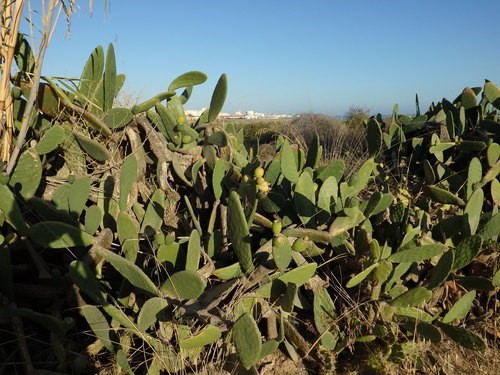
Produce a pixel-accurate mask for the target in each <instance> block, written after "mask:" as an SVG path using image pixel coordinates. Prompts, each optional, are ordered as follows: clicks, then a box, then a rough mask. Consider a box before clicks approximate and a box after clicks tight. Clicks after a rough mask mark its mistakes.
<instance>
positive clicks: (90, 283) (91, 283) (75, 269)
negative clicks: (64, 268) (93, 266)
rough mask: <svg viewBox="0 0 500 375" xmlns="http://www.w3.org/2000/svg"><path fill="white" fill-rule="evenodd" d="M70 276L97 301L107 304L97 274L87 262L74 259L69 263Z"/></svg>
mask: <svg viewBox="0 0 500 375" xmlns="http://www.w3.org/2000/svg"><path fill="white" fill-rule="evenodd" d="M69 276H70V277H71V280H73V282H74V283H75V284H76V285H77V286H78V288H80V290H81V291H83V292H84V293H85V294H86V295H88V296H89V297H90V298H92V299H93V300H94V301H95V302H97V303H99V304H101V305H105V304H107V302H106V296H105V294H104V293H103V291H102V290H101V286H100V284H99V282H98V281H97V279H96V276H95V274H94V273H93V272H92V271H91V270H90V268H89V266H87V265H86V264H85V263H83V262H82V261H79V260H74V261H72V262H71V263H70V265H69Z"/></svg>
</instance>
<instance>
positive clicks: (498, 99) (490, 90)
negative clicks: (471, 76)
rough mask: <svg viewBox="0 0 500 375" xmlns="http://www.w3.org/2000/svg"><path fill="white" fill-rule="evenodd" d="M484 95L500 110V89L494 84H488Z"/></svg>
mask: <svg viewBox="0 0 500 375" xmlns="http://www.w3.org/2000/svg"><path fill="white" fill-rule="evenodd" d="M484 95H485V96H486V98H487V99H488V101H489V102H490V103H491V104H493V106H494V107H495V108H496V109H500V89H499V88H498V87H497V86H496V85H495V84H494V83H493V82H486V84H485V85H484Z"/></svg>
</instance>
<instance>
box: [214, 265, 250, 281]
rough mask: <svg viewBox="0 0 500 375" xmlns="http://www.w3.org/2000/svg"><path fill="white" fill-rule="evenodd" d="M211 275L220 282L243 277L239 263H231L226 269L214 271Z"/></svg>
mask: <svg viewBox="0 0 500 375" xmlns="http://www.w3.org/2000/svg"><path fill="white" fill-rule="evenodd" d="M213 275H214V276H216V277H218V278H219V279H221V280H231V279H234V278H236V277H240V276H243V275H244V272H243V270H242V269H241V266H240V263H233V264H231V265H230V266H227V267H222V268H217V269H216V270H214V272H213Z"/></svg>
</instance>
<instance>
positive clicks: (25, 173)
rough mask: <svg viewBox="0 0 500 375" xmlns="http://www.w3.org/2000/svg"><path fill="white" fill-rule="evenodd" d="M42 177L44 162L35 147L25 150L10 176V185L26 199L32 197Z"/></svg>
mask: <svg viewBox="0 0 500 375" xmlns="http://www.w3.org/2000/svg"><path fill="white" fill-rule="evenodd" d="M41 179H42V162H41V161H40V157H39V156H38V154H37V152H36V151H35V150H34V149H31V148H30V149H27V150H26V151H24V152H23V153H22V154H21V156H20V157H19V160H18V161H17V164H16V168H15V169H14V171H13V172H12V175H11V176H10V181H9V185H10V186H12V188H13V189H14V190H15V191H18V192H19V193H20V194H21V195H22V196H23V197H24V198H25V199H28V198H30V197H32V196H33V195H34V194H35V192H36V190H37V189H38V185H40V181H41Z"/></svg>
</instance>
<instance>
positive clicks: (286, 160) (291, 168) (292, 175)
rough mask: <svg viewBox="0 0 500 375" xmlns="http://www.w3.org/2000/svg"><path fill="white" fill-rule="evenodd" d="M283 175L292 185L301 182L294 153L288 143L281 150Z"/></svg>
mask: <svg viewBox="0 0 500 375" xmlns="http://www.w3.org/2000/svg"><path fill="white" fill-rule="evenodd" d="M281 173H283V176H285V178H286V179H287V180H288V181H290V182H292V183H296V182H297V181H298V180H299V176H300V175H299V171H298V166H297V161H296V159H295V155H294V151H293V148H292V146H290V143H288V142H287V141H285V142H284V143H283V146H282V148H281Z"/></svg>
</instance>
